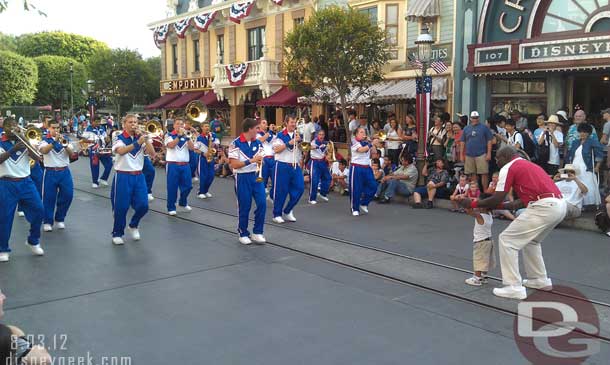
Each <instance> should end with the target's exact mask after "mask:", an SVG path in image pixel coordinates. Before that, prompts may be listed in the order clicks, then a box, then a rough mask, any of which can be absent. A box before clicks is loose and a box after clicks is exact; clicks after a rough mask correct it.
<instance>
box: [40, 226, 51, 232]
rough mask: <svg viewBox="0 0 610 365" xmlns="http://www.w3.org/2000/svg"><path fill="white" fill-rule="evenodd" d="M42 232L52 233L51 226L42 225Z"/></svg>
mask: <svg viewBox="0 0 610 365" xmlns="http://www.w3.org/2000/svg"><path fill="white" fill-rule="evenodd" d="M42 230H43V231H44V232H53V226H52V225H50V224H43V225H42Z"/></svg>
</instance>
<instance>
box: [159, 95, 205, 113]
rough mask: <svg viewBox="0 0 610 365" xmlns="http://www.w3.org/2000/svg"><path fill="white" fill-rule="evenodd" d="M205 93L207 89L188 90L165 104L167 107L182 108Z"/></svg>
mask: <svg viewBox="0 0 610 365" xmlns="http://www.w3.org/2000/svg"><path fill="white" fill-rule="evenodd" d="M203 94H205V91H190V92H186V93H184V94H182V95H181V96H180V97H179V98H177V99H175V100H174V101H172V102H170V103H168V104H167V105H166V106H165V109H182V108H184V107H185V106H186V105H187V104H188V103H190V102H191V101H193V100H195V99H199V98H200V97H202V96H203Z"/></svg>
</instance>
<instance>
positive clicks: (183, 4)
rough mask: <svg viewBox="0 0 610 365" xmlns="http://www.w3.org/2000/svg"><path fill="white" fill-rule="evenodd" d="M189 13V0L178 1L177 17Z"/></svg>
mask: <svg viewBox="0 0 610 365" xmlns="http://www.w3.org/2000/svg"><path fill="white" fill-rule="evenodd" d="M187 11H189V0H178V1H176V15H180V14H183V13H186V12H187Z"/></svg>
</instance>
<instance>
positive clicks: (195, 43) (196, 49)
mask: <svg viewBox="0 0 610 365" xmlns="http://www.w3.org/2000/svg"><path fill="white" fill-rule="evenodd" d="M199 56H200V53H199V40H198V39H196V40H193V57H194V60H193V61H195V71H200V70H201V67H200V66H199Z"/></svg>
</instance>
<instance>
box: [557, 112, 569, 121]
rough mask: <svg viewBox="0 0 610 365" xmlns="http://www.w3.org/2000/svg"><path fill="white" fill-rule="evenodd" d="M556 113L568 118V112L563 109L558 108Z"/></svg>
mask: <svg viewBox="0 0 610 365" xmlns="http://www.w3.org/2000/svg"><path fill="white" fill-rule="evenodd" d="M557 115H561V116H562V117H563V119H565V120H568V113H566V112H565V111H564V110H558V111H557Z"/></svg>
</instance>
